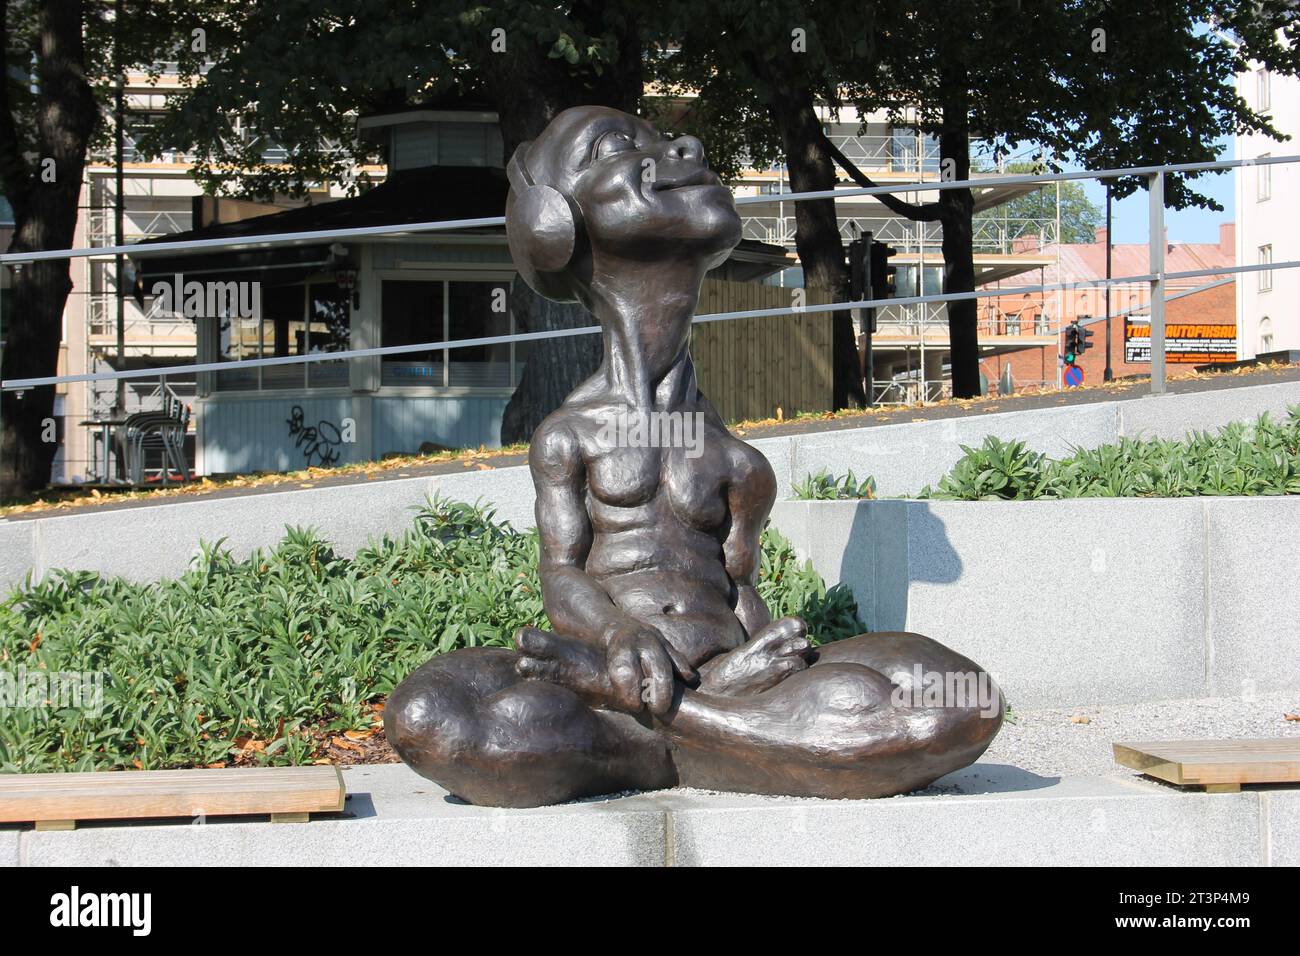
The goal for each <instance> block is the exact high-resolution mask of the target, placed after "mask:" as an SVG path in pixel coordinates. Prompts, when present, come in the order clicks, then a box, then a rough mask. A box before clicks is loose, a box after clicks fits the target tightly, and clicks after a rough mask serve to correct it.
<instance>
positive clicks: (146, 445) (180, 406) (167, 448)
mask: <svg viewBox="0 0 1300 956" xmlns="http://www.w3.org/2000/svg"><path fill="white" fill-rule="evenodd" d="M189 423H190V410H189V406H188V405H186V404H185V403H184V402H182V401H181V400H180V399H178V398H173V397H171V396H166V397H164V399H163V410H162V411H160V412H136V413H135V414H134V415H130V416H128V417H127V419H126V422H125V423H124V424H123V425H122V427H121V428H120V429H119V431H118V445H119V448H121V450H122V453H123V459H124V461H125V462H126V471H127V477H128V478H129V480H130V482H131V484H133V485H143V484H144V473H145V459H146V456H147V455H148V453H149V452H150V451H158V452H161V458H162V464H161V467H160V469H159V477H160V479H161V481H162V483H163V484H168V483H169V474H170V472H171V471H172V470H175V471H176V472H177V474H179V475H180V480H181V481H182V482H185V481H188V480H189V477H190V467H189V462H188V461H187V460H186V458H185V432H186V430H187V429H188V428H189Z"/></svg>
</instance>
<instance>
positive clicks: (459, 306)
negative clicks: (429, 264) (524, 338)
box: [380, 279, 527, 389]
mask: <svg viewBox="0 0 1300 956" xmlns="http://www.w3.org/2000/svg"><path fill="white" fill-rule="evenodd" d="M509 291H510V284H509V282H508V281H506V280H504V279H499V280H470V279H437V280H407V279H385V280H384V283H383V288H382V296H383V302H382V306H381V318H380V322H381V328H380V344H381V345H382V346H384V347H385V348H387V347H389V346H393V345H415V344H418V343H421V342H445V341H456V340H462V339H478V338H488V337H494V336H499V335H510V334H512V333H513V332H514V331H515V326H514V317H513V315H512V313H511V312H510V308H509V301H508V296H509ZM526 355H527V343H524V342H517V343H516V342H501V343H497V344H495V345H474V346H465V347H462V348H456V349H434V350H430V351H427V352H416V353H411V354H407V355H390V356H385V358H384V363H383V372H382V375H381V378H380V381H381V383H382V384H383V385H433V386H451V387H456V388H499V389H507V388H512V387H513V386H514V385H516V384H517V383H518V382H519V376H520V373H521V372H522V370H523V365H524V362H525V360H526Z"/></svg>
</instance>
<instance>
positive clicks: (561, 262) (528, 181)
mask: <svg viewBox="0 0 1300 956" xmlns="http://www.w3.org/2000/svg"><path fill="white" fill-rule="evenodd" d="M531 146H532V141H531V140H529V141H527V142H523V143H520V144H519V148H518V149H516V150H515V152H514V155H513V156H511V157H510V162H509V163H507V164H506V176H507V178H508V179H509V180H510V195H509V198H508V199H507V200H506V241H507V242H508V243H509V245H510V257H511V258H512V259H513V260H514V263H515V268H516V269H518V270H519V274H520V275H521V276H522V277H523V279H524V281H525V282H527V283H528V285H529V286H530V287H531V288H532V289H533V291H535V292H536V293H537V294H538V295H541V296H545V297H546V298H548V299H553V300H555V301H556V302H575V301H577V295H576V290H575V289H574V284H573V280H572V278H571V277H570V276H569V275H568V274H567V272H568V268H569V265H570V264H571V263H572V262H573V257H574V253H575V252H577V249H578V242H579V239H580V233H581V229H582V225H581V223H582V213H581V211H580V210H579V209H577V207H576V205H575V204H574V203H573V201H572V200H571V199H569V198H568V197H567V196H565V195H564V194H563V193H561V192H560V191H559V190H558V189H556V188H554V187H553V186H539V185H537V183H536V182H534V181H533V177H532V174H531V173H529V171H528V165H527V158H528V149H529V147H531Z"/></svg>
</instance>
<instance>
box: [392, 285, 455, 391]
mask: <svg viewBox="0 0 1300 956" xmlns="http://www.w3.org/2000/svg"><path fill="white" fill-rule="evenodd" d="M445 286H446V283H445V282H419V281H414V280H412V281H406V280H397V281H389V280H384V284H383V289H382V295H383V302H382V305H381V310H382V314H381V318H380V339H379V344H380V345H382V346H383V347H385V348H389V347H391V346H394V345H416V344H418V343H420V342H441V341H442V340H443V339H444V338H445V336H444V335H443V328H442V325H443V312H444V309H443V292H444V287H445ZM444 355H446V352H445V351H442V350H436V351H429V352H408V353H405V354H402V355H385V356H384V365H383V374H382V376H381V377H380V381H381V383H382V384H384V385H445V384H446V381H445V380H444V378H443V356H444Z"/></svg>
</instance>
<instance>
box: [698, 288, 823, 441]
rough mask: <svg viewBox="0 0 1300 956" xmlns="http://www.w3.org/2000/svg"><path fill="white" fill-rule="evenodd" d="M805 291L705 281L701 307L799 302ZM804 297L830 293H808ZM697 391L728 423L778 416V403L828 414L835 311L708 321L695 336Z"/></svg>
mask: <svg viewBox="0 0 1300 956" xmlns="http://www.w3.org/2000/svg"><path fill="white" fill-rule="evenodd" d="M795 292H803V290H797V289H791V288H780V287H778V286H770V285H757V284H755V283H751V282H730V281H726V280H723V279H706V280H705V281H704V287H703V289H701V291H700V304H699V308H698V309H697V310H696V311H697V312H698V313H700V314H703V313H706V312H741V311H747V310H750V309H776V308H782V307H789V306H791V305H794V304H795V302H794V293H795ZM803 294H804V295H805V296H806V297H805V299H804V303H805V304H807V305H814V304H820V303H822V302H826V301H827V297H826V296H825V295H823V294H820V293H814V292H804V293H803ZM691 357H692V358H693V359H694V360H695V369H696V373H697V375H698V377H699V382H700V390H701V391H702V392H704V394H705V395H706V396H707V397H708V399H709V401H711V402H712V403H713V406H714V407H715V408H716V409H717V410H718V414H719V415H721V416H722V419H723V421H728V422H732V421H741V420H746V419H762V418H774V417H776V414H777V409H778V408H779V409H781V410H782V412H783V413H784V415H785V417H787V418H789V417H791V416H793V415H794V414H795V413H796V412H824V411H829V410H830V407H831V374H832V372H831V313H815V314H813V315H774V316H765V317H762V318H753V319H734V320H731V321H723V322H705V323H703V324H700V325H696V326H695V328H694V330H693V332H692V335H691Z"/></svg>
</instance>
